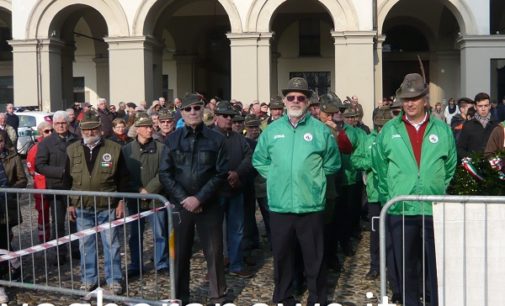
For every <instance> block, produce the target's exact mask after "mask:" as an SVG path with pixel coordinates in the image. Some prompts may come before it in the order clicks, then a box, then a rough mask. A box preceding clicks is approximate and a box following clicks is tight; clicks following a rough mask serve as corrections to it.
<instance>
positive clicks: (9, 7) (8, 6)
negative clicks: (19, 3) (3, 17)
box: [0, 0, 12, 12]
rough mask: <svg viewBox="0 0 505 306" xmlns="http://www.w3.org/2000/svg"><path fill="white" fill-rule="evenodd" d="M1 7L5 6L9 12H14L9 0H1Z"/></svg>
mask: <svg viewBox="0 0 505 306" xmlns="http://www.w3.org/2000/svg"><path fill="white" fill-rule="evenodd" d="M0 8H3V9H5V10H7V11H9V12H12V4H11V2H10V1H7V0H0Z"/></svg>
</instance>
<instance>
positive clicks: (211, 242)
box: [174, 203, 226, 305]
mask: <svg viewBox="0 0 505 306" xmlns="http://www.w3.org/2000/svg"><path fill="white" fill-rule="evenodd" d="M175 211H177V212H179V214H180V223H177V222H176V223H175V224H174V230H175V296H176V298H177V299H180V300H181V301H182V302H183V305H186V304H187V303H189V278H190V273H189V272H190V259H191V256H192V247H193V238H194V234H195V227H196V232H197V234H198V236H199V240H200V243H201V245H202V249H203V254H204V255H205V260H206V261H207V270H208V275H209V297H210V298H211V299H219V298H220V297H223V296H224V294H225V288H226V282H225V278H224V262H223V209H222V208H221V207H220V206H219V205H217V203H215V204H211V203H207V204H206V205H205V206H204V210H203V212H201V213H198V214H193V213H190V212H189V211H187V210H185V209H184V208H182V207H180V206H179V207H177V208H175Z"/></svg>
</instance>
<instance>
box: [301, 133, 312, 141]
mask: <svg viewBox="0 0 505 306" xmlns="http://www.w3.org/2000/svg"><path fill="white" fill-rule="evenodd" d="M303 139H305V141H312V134H311V133H305V135H303Z"/></svg>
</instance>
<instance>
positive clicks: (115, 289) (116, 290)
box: [107, 283, 123, 295]
mask: <svg viewBox="0 0 505 306" xmlns="http://www.w3.org/2000/svg"><path fill="white" fill-rule="evenodd" d="M107 289H108V290H110V291H111V292H112V294H114V295H120V294H121V293H123V286H121V284H120V283H112V284H109V285H108V286H107Z"/></svg>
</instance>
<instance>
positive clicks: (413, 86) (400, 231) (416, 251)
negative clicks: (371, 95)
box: [372, 73, 457, 306]
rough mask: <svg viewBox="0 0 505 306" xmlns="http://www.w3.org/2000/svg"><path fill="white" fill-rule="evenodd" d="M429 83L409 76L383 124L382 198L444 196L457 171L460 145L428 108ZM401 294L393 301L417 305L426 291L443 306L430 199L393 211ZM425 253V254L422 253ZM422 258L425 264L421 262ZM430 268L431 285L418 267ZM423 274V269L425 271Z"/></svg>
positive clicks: (379, 151) (377, 165) (378, 155)
mask: <svg viewBox="0 0 505 306" xmlns="http://www.w3.org/2000/svg"><path fill="white" fill-rule="evenodd" d="M427 94H428V86H427V85H426V84H425V82H424V80H423V78H422V77H421V76H420V75H419V74H417V73H412V74H407V75H406V76H405V79H404V80H403V83H402V84H401V86H400V88H399V89H398V90H397V98H399V99H400V100H401V101H402V103H403V112H402V113H401V114H400V115H399V116H398V117H396V118H395V119H392V120H390V121H389V122H388V123H387V124H386V125H384V127H383V128H382V130H381V132H380V134H379V136H378V138H377V144H376V146H375V147H374V150H373V153H372V154H373V169H374V171H376V172H377V175H378V177H379V182H378V191H379V199H380V200H381V202H383V203H384V202H386V201H387V200H390V199H392V198H394V197H396V196H399V195H409V194H411V195H442V194H445V191H446V188H447V186H448V185H449V183H450V181H451V179H452V176H453V175H454V171H455V169H456V163H457V157H456V145H455V143H454V136H453V135H452V132H451V129H450V128H449V127H448V126H447V124H445V123H444V122H442V121H440V120H434V119H432V118H430V115H429V113H428V112H427V111H426V106H427V104H428V99H427ZM388 215H389V216H388V220H387V226H388V230H389V232H390V235H391V241H392V242H391V243H392V249H393V252H392V253H393V254H389V255H390V256H391V255H393V256H394V258H395V266H396V271H397V274H398V275H397V284H393V288H394V287H395V286H397V288H398V289H399V292H394V294H395V295H396V296H395V295H393V301H400V302H401V301H402V300H403V305H406V306H410V305H418V303H419V299H420V298H421V297H422V296H423V293H421V294H419V292H418V291H419V286H424V291H425V292H424V293H426V295H425V297H427V298H428V297H429V298H430V301H431V305H432V306H435V305H438V294H437V274H436V262H435V246H434V236H433V216H432V203H431V202H414V201H411V202H401V203H398V204H395V205H393V206H392V207H391V208H390V209H389V210H388ZM422 251H424V252H425V254H423V255H420V254H422ZM421 258H423V259H424V260H425V263H422V262H420V261H421ZM421 266H422V267H426V274H427V278H426V280H427V281H426V283H420V282H422V281H423V279H424V277H423V275H419V271H418V268H419V267H421ZM423 272H424V271H423Z"/></svg>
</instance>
